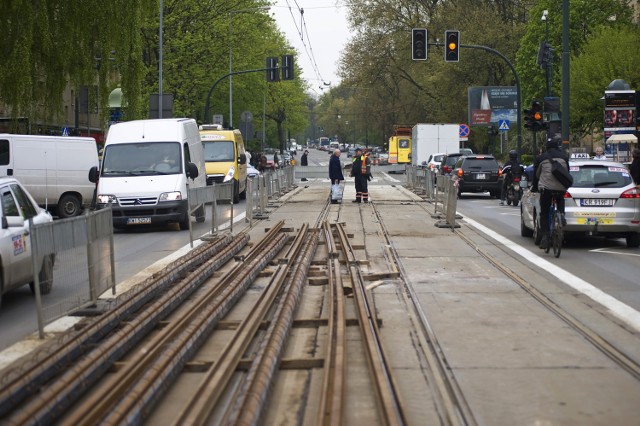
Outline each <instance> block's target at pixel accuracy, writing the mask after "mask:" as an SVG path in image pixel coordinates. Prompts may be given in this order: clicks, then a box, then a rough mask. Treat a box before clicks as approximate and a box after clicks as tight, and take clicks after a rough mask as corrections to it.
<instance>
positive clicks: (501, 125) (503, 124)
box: [498, 120, 509, 132]
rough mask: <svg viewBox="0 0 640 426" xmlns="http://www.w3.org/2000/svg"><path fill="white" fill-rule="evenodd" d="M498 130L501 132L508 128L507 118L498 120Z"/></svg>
mask: <svg viewBox="0 0 640 426" xmlns="http://www.w3.org/2000/svg"><path fill="white" fill-rule="evenodd" d="M498 130H501V131H503V132H506V131H507V130H509V120H498Z"/></svg>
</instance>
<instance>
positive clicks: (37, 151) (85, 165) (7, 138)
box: [0, 133, 98, 218]
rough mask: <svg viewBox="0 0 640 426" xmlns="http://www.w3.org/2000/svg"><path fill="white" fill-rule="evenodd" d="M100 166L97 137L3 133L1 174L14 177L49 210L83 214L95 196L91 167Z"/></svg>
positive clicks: (72, 214) (1, 140) (0, 143)
mask: <svg viewBox="0 0 640 426" xmlns="http://www.w3.org/2000/svg"><path fill="white" fill-rule="evenodd" d="M97 165H98V148H97V147H96V141H95V139H93V138H80V137H71V136H37V135H12V134H6V133H3V134H0V176H13V177H15V178H16V179H18V180H19V181H20V183H22V185H23V186H24V187H25V188H26V189H27V191H29V193H30V194H31V195H32V196H33V198H34V199H35V200H36V203H38V205H40V206H41V207H44V208H46V209H47V210H51V211H54V212H55V213H57V215H58V216H59V217H61V218H67V217H72V216H76V215H79V214H80V213H81V212H82V207H83V206H89V205H90V204H91V200H92V199H93V191H94V189H95V185H94V184H93V183H91V182H89V179H87V170H89V169H90V168H91V167H94V166H97Z"/></svg>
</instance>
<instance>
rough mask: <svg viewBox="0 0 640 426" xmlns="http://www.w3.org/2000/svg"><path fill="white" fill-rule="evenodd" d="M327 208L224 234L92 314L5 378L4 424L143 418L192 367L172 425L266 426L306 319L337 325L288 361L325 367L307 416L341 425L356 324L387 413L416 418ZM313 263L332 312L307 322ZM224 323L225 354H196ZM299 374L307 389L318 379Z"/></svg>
mask: <svg viewBox="0 0 640 426" xmlns="http://www.w3.org/2000/svg"><path fill="white" fill-rule="evenodd" d="M329 211H330V206H329V203H326V205H325V206H324V208H323V209H322V210H321V212H320V213H319V215H318V220H317V222H316V227H314V228H311V227H309V225H306V224H305V225H303V226H301V227H300V229H297V230H290V229H285V228H284V226H283V225H284V224H283V222H279V223H277V224H276V225H275V226H273V227H272V228H271V229H269V230H268V232H266V234H265V235H264V236H263V237H262V238H261V239H260V241H258V242H257V243H255V244H249V236H248V234H246V233H240V234H238V235H236V236H233V237H232V236H230V235H226V236H224V237H220V238H218V239H216V240H214V241H212V242H209V243H207V244H204V245H202V246H200V247H199V248H197V249H196V250H194V251H192V252H191V254H190V255H189V256H188V257H186V258H184V259H181V260H179V261H177V262H175V263H174V264H172V265H170V266H168V267H167V268H165V269H164V270H163V271H161V272H159V273H158V274H156V275H155V276H154V277H152V278H150V279H148V280H147V281H146V282H145V283H143V284H141V285H139V286H137V287H136V289H134V291H132V292H131V293H129V294H128V295H127V297H126V298H125V297H124V296H122V297H120V298H119V299H118V300H117V302H116V303H114V306H113V307H112V308H111V309H109V310H108V312H106V313H105V314H104V315H102V316H101V317H98V318H90V319H87V320H85V323H84V324H83V326H82V327H81V328H80V329H79V330H76V331H75V332H73V333H70V335H68V336H64V337H63V338H61V339H59V340H57V341H56V342H54V343H53V344H51V345H49V346H48V347H47V348H46V349H45V350H42V351H40V353H38V354H37V356H34V357H32V358H31V359H28V360H25V361H24V362H23V363H22V364H21V365H20V366H19V367H18V368H16V369H14V370H13V373H12V374H11V377H4V378H3V381H2V388H1V389H0V413H1V416H2V418H3V421H2V422H3V424H12V425H23V424H25V425H26V424H51V423H56V424H63V425H67V424H68V425H95V424H114V425H116V424H125V423H126V424H141V423H144V422H145V421H148V420H149V418H150V416H152V415H153V412H154V410H155V409H156V407H158V406H159V405H162V401H163V398H165V397H166V395H167V393H168V392H170V390H171V388H172V387H173V386H175V385H176V382H179V381H180V380H182V379H181V377H182V376H184V375H187V376H188V375H189V374H190V373H193V372H196V373H197V374H196V375H197V378H196V379H195V380H194V379H193V378H191V379H190V380H191V381H190V388H191V394H190V396H189V397H188V398H187V399H186V400H185V402H184V404H183V405H182V406H181V407H180V408H179V409H178V410H177V411H175V416H174V418H172V419H170V420H169V419H166V423H172V424H176V425H178V424H180V425H183V424H189V425H202V424H207V423H209V422H211V421H213V422H214V423H216V424H257V423H258V422H260V421H262V419H264V417H265V415H266V414H265V412H266V410H267V408H266V407H267V402H268V401H272V399H273V396H272V395H271V394H270V391H271V390H272V389H273V386H274V385H273V383H274V382H275V381H276V380H277V376H278V373H279V370H280V369H281V368H282V365H283V364H286V363H287V360H285V359H283V354H284V353H285V352H286V350H287V349H286V348H287V345H288V344H289V343H288V340H289V337H290V335H291V331H292V329H293V328H294V327H296V322H299V323H303V324H312V325H310V326H309V325H307V326H306V327H310V328H311V329H312V330H315V331H314V332H313V333H315V334H316V335H318V334H322V331H320V330H323V329H324V328H325V327H326V329H327V333H328V336H329V338H328V339H326V346H325V347H323V348H319V349H318V352H317V353H318V354H319V355H320V356H319V357H315V358H314V359H307V360H304V359H303V360H298V362H296V361H295V360H294V361H292V362H290V364H293V365H294V367H292V368H294V369H306V370H308V371H312V370H316V371H320V370H321V371H322V380H320V381H319V383H321V386H320V388H319V389H317V390H312V391H311V392H309V394H310V395H311V394H313V395H319V399H320V401H321V402H320V403H319V404H317V407H318V408H317V413H316V414H313V415H311V414H308V413H307V414H306V416H308V418H309V419H313V421H315V422H316V423H317V424H340V423H342V419H344V416H345V415H346V414H345V410H346V406H345V399H346V395H347V393H348V386H347V384H346V381H345V377H346V376H347V368H346V367H347V365H348V362H349V359H348V358H347V357H348V352H349V351H348V348H347V346H348V344H349V343H348V342H347V338H346V330H347V328H348V327H352V326H354V325H356V324H357V325H358V326H359V329H360V332H361V338H360V341H361V347H362V348H363V351H364V353H365V354H366V360H367V365H368V369H367V370H368V374H369V375H370V377H369V378H368V379H367V380H370V382H371V383H372V384H373V390H372V391H371V395H370V396H369V397H368V398H370V399H371V401H372V405H375V406H376V407H378V408H379V410H378V414H377V415H378V421H379V423H380V424H388V425H402V424H406V423H407V419H406V415H405V413H404V411H403V406H402V398H401V396H400V392H399V390H398V388H397V384H396V382H395V379H394V377H393V371H392V368H391V367H390V365H389V362H388V359H387V357H386V355H385V349H384V347H383V344H382V341H381V338H380V333H379V325H378V324H379V320H378V318H377V317H376V314H375V309H374V308H373V307H372V305H371V301H370V300H369V297H368V295H367V290H366V288H365V285H364V279H363V276H364V274H365V273H364V272H363V271H362V269H361V262H360V259H358V258H357V255H356V250H355V249H354V248H353V247H352V246H351V244H350V241H349V235H348V234H347V232H346V231H345V229H344V226H343V225H342V224H340V223H334V224H329V223H328V222H327V220H326V217H327V215H328V213H329ZM310 269H313V270H314V275H315V276H316V277H318V276H319V275H320V276H322V277H323V278H322V279H323V280H326V284H327V285H326V286H322V287H323V288H326V292H327V295H326V297H325V301H324V303H323V304H324V305H326V306H327V308H326V312H328V315H327V316H324V315H323V314H322V312H325V309H321V310H320V311H319V314H320V315H319V316H318V318H314V319H311V320H309V319H304V320H296V313H297V312H298V308H299V304H300V300H301V299H302V297H303V293H304V292H305V291H306V289H307V288H308V287H309V282H308V275H309V271H310ZM345 279H347V280H348V283H345V282H344V280H345ZM316 281H317V279H316ZM316 287H317V286H316ZM346 287H348V290H347V288H346ZM351 291H352V292H353V297H347V295H346V294H345V293H351ZM256 292H257V293H258V295H257V297H255V300H254V301H252V302H251V303H250V308H249V309H246V315H245V316H244V317H243V319H242V320H240V321H234V320H229V319H227V317H228V314H229V312H230V311H231V310H233V309H234V307H236V305H238V303H239V300H240V299H241V298H243V297H245V296H246V295H247V294H248V293H256ZM254 296H255V294H254ZM349 312H353V313H354V315H355V318H354V317H349ZM298 326H299V325H298ZM302 327H305V325H302ZM220 330H223V331H224V334H226V335H227V336H226V338H225V339H224V343H223V344H221V345H217V347H219V348H221V350H220V351H219V354H218V355H217V356H216V357H215V359H213V360H210V361H205V362H202V361H200V360H199V355H198V351H199V350H200V349H201V348H202V347H203V345H205V344H206V342H207V340H208V339H210V338H211V337H212V336H214V337H215V336H216V332H217V331H220ZM230 332H231V335H230V336H229V333H230ZM218 334H221V333H218ZM351 344H352V343H351ZM296 364H298V366H295V365H296ZM316 374H317V373H316ZM192 375H193V374H192ZM301 383H302V385H301V386H302V387H301V391H302V392H304V388H305V387H308V386H309V383H308V381H302V382H301ZM299 421H300V422H302V421H301V420H299Z"/></svg>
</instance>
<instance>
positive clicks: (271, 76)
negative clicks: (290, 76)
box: [265, 57, 280, 83]
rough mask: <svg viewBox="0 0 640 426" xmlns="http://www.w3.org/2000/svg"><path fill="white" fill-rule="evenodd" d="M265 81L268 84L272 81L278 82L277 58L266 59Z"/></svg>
mask: <svg viewBox="0 0 640 426" xmlns="http://www.w3.org/2000/svg"><path fill="white" fill-rule="evenodd" d="M265 68H266V69H267V81H268V82H269V83H271V82H274V81H280V74H279V73H278V58H274V57H268V58H267V66H266V67H265Z"/></svg>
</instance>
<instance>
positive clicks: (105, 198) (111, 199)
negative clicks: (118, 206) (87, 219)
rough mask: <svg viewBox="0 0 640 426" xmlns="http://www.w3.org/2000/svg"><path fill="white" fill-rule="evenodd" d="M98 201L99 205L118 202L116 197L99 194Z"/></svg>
mask: <svg viewBox="0 0 640 426" xmlns="http://www.w3.org/2000/svg"><path fill="white" fill-rule="evenodd" d="M96 199H97V200H98V204H111V203H115V202H117V198H116V196H115V195H111V194H98V196H97V197H96Z"/></svg>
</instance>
